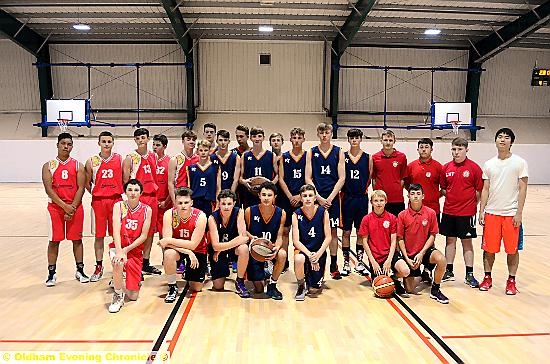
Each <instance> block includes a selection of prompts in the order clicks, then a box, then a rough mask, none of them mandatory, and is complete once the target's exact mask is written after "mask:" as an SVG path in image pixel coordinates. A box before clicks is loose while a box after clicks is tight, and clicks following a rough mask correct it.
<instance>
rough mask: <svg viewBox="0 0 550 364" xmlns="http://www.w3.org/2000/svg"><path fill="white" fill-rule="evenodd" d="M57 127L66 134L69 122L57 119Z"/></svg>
mask: <svg viewBox="0 0 550 364" xmlns="http://www.w3.org/2000/svg"><path fill="white" fill-rule="evenodd" d="M57 125H58V126H59V129H60V130H61V132H66V131H67V128H68V127H69V120H67V119H57Z"/></svg>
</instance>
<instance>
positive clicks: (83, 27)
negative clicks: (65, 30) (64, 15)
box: [73, 23, 92, 30]
mask: <svg viewBox="0 0 550 364" xmlns="http://www.w3.org/2000/svg"><path fill="white" fill-rule="evenodd" d="M73 28H74V29H76V30H90V29H92V27H91V26H89V25H88V24H82V23H76V24H74V25H73Z"/></svg>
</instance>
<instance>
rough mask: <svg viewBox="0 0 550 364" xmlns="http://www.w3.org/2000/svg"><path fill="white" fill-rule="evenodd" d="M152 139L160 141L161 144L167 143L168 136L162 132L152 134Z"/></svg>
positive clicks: (165, 144)
mask: <svg viewBox="0 0 550 364" xmlns="http://www.w3.org/2000/svg"><path fill="white" fill-rule="evenodd" d="M153 141H154V142H161V143H162V145H163V146H167V145H168V138H167V137H166V135H164V134H155V135H154V136H153Z"/></svg>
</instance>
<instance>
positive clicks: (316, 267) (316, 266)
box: [311, 263, 321, 272]
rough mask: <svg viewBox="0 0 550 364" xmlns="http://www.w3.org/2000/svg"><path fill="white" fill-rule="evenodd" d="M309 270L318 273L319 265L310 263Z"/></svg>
mask: <svg viewBox="0 0 550 364" xmlns="http://www.w3.org/2000/svg"><path fill="white" fill-rule="evenodd" d="M311 269H313V270H314V271H316V272H318V271H319V269H321V265H320V264H319V263H311Z"/></svg>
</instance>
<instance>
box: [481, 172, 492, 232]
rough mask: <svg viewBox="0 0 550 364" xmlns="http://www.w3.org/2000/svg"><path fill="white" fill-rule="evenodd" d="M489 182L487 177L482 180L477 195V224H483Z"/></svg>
mask: <svg viewBox="0 0 550 364" xmlns="http://www.w3.org/2000/svg"><path fill="white" fill-rule="evenodd" d="M490 185H491V183H490V182H489V180H488V179H484V180H483V188H482V189H481V194H480V196H479V219H478V221H479V224H480V225H485V207H486V206H487V200H488V199H489V187H490Z"/></svg>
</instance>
